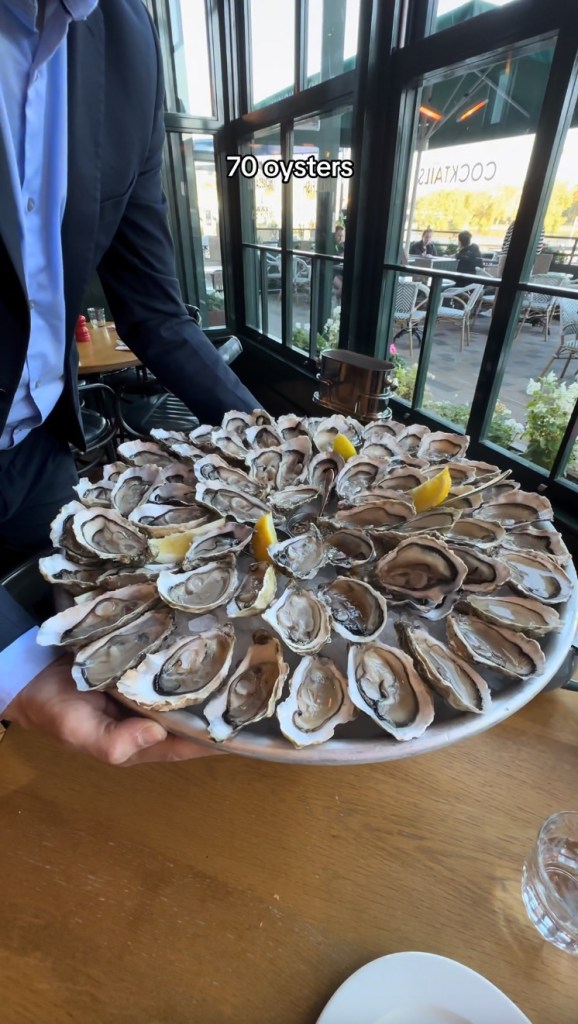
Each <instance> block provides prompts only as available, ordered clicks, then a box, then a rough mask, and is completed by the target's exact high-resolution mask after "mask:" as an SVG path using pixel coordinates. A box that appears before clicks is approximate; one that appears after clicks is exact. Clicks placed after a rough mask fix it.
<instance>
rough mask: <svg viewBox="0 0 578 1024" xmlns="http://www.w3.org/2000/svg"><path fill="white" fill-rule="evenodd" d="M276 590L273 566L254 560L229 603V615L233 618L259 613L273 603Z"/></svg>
mask: <svg viewBox="0 0 578 1024" xmlns="http://www.w3.org/2000/svg"><path fill="white" fill-rule="evenodd" d="M276 590H277V577H276V575H275V570H274V568H273V566H272V565H267V563H266V562H253V564H252V565H250V566H249V568H248V570H247V573H246V575H245V577H244V578H243V579H242V580H241V583H240V584H239V586H238V588H237V590H236V591H235V594H234V596H233V598H232V599H231V600H230V601H229V604H228V605H227V615H228V616H229V618H231V619H236V618H245V617H247V616H248V615H258V614H259V612H262V611H264V609H265V608H267V607H268V606H269V605H270V604H271V601H272V600H273V599H274V597H275V593H276Z"/></svg>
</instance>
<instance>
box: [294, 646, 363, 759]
mask: <svg viewBox="0 0 578 1024" xmlns="http://www.w3.org/2000/svg"><path fill="white" fill-rule="evenodd" d="M356 715H357V708H356V707H355V705H354V704H353V701H352V700H351V698H350V696H349V693H348V689H347V679H346V678H345V676H344V675H343V674H342V673H341V672H340V671H339V669H338V668H337V665H335V663H334V662H333V661H332V660H331V659H330V658H326V657H324V656H323V655H321V654H313V655H308V656H307V657H305V658H302V659H301V661H300V662H299V666H298V668H296V669H295V672H294V673H293V675H292V676H291V679H290V680H289V696H288V697H287V698H286V699H285V700H284V701H282V702H281V703H280V704H278V705H277V718H278V720H279V725H280V727H281V732H282V733H283V735H284V736H286V737H287V739H288V740H290V741H291V743H292V744H293V745H294V746H295V747H307V746H312V745H313V744H314V743H324V742H325V741H326V740H329V739H331V737H332V736H333V734H334V732H335V728H336V726H338V725H341V724H343V723H345V722H350V721H351V720H352V719H353V718H355V716H356Z"/></svg>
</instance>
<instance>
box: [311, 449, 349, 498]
mask: <svg viewBox="0 0 578 1024" xmlns="http://www.w3.org/2000/svg"><path fill="white" fill-rule="evenodd" d="M344 465H345V460H344V459H343V458H342V457H341V455H338V454H337V452H318V454H317V455H314V456H313V458H312V459H311V461H310V463H309V466H308V467H307V479H308V482H309V483H310V484H311V485H312V486H313V487H316V488H317V490H318V491H319V493H320V494H325V493H327V494H330V493H331V490H332V488H333V486H334V484H335V480H336V479H337V476H338V474H339V473H340V471H341V470H342V469H343V467H344Z"/></svg>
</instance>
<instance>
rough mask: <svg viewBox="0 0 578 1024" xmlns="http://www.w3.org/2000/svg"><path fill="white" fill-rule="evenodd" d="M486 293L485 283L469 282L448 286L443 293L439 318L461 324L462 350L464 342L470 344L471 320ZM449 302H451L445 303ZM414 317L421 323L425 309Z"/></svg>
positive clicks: (438, 313)
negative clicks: (453, 286) (461, 286)
mask: <svg viewBox="0 0 578 1024" xmlns="http://www.w3.org/2000/svg"><path fill="white" fill-rule="evenodd" d="M483 293H484V286H483V284H467V285H465V286H464V287H463V288H460V287H459V286H456V287H455V288H446V289H445V291H443V292H442V295H441V304H440V306H439V309H438V311H437V320H438V322H439V321H441V320H447V321H449V322H450V323H454V324H459V325H460V330H461V334H460V352H463V349H464V342H465V344H466V345H469V344H470V321H471V320H472V321H473V319H474V317H475V311H476V308H477V304H478V302H479V300H480V298H481V296H482V295H483ZM445 303H449V304H445ZM413 319H414V320H415V321H416V322H417V323H420V322H421V321H422V320H423V319H425V311H424V312H421V311H419V310H418V311H417V312H416V313H415V314H414V317H413Z"/></svg>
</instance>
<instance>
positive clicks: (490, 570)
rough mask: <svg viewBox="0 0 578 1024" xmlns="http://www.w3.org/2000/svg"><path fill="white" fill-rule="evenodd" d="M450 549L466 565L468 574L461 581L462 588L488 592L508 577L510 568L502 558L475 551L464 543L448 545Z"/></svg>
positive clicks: (496, 588)
mask: <svg viewBox="0 0 578 1024" xmlns="http://www.w3.org/2000/svg"><path fill="white" fill-rule="evenodd" d="M450 547H451V550H452V551H453V552H454V554H455V555H457V556H458V558H461V560H462V562H465V563H466V565H467V567H468V574H467V576H466V578H465V580H464V582H463V583H462V588H463V589H464V590H467V591H470V592H472V593H476V594H482V593H483V594H490V593H492V591H494V590H498V589H499V588H500V587H501V586H503V585H504V583H506V582H507V580H508V579H509V578H510V570H509V568H508V566H507V565H506V563H505V562H504V561H503V560H502V559H498V558H492V557H491V556H490V555H488V554H486V553H484V552H483V551H477V550H476V548H474V547H468V546H467V545H466V544H462V545H459V544H456V545H450Z"/></svg>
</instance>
